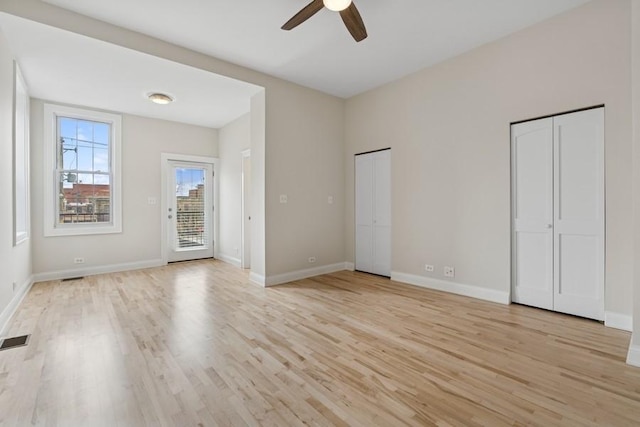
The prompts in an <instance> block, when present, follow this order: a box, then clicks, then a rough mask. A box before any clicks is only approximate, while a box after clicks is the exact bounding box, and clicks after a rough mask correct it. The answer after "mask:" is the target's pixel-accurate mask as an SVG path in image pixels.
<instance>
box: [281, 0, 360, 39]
mask: <svg viewBox="0 0 640 427" xmlns="http://www.w3.org/2000/svg"><path fill="white" fill-rule="evenodd" d="M323 7H326V8H327V9H329V10H332V11H334V12H340V16H341V17H342V21H344V25H345V26H346V27H347V30H349V32H350V33H351V35H352V36H353V38H354V39H355V41H357V42H359V41H362V40H364V39H366V38H367V29H366V28H365V26H364V22H362V17H361V16H360V12H358V8H357V7H356V5H355V4H353V2H352V1H351V0H313V1H312V2H311V3H309V4H308V5H306V6H305V7H303V8H302V10H300V12H298V13H296V14H295V15H294V16H293V18H291V19H289V20H288V21H287V22H286V23H285V24H284V25H283V26H282V29H283V30H287V31H288V30H291V29H293V28H295V27H297V26H298V25H300V24H302V23H303V22H304V21H306V20H307V19H309V18H311V17H312V16H313V15H315V14H316V13H318V12H319V11H320V10H321V9H322V8H323Z"/></svg>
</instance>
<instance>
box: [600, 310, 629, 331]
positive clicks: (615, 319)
mask: <svg viewBox="0 0 640 427" xmlns="http://www.w3.org/2000/svg"><path fill="white" fill-rule="evenodd" d="M604 326H606V327H608V328H615V329H622V330H623V331H629V332H631V331H633V317H631V316H629V315H627V314H620V313H614V312H613V311H606V312H605V313H604Z"/></svg>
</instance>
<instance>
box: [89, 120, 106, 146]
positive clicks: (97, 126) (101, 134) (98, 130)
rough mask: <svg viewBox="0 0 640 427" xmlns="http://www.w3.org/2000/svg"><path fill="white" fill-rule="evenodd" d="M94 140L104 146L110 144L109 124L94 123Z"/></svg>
mask: <svg viewBox="0 0 640 427" xmlns="http://www.w3.org/2000/svg"><path fill="white" fill-rule="evenodd" d="M93 141H94V142H96V143H98V144H101V145H104V146H106V145H108V144H109V125H108V124H106V123H99V122H94V123H93Z"/></svg>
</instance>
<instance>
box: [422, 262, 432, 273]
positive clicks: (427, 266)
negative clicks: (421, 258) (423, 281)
mask: <svg viewBox="0 0 640 427" xmlns="http://www.w3.org/2000/svg"><path fill="white" fill-rule="evenodd" d="M424 270H425V271H428V272H430V273H431V272H433V265H431V264H425V265H424Z"/></svg>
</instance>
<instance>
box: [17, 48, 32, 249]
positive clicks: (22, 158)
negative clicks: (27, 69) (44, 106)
mask: <svg viewBox="0 0 640 427" xmlns="http://www.w3.org/2000/svg"><path fill="white" fill-rule="evenodd" d="M13 79H14V80H13V245H14V246H18V245H19V244H21V243H23V242H25V241H27V240H29V237H30V235H31V215H30V211H31V204H30V198H31V186H30V181H29V151H30V148H29V147H30V143H29V142H30V138H29V118H30V114H29V107H30V102H31V100H30V98H29V91H28V88H27V85H26V83H25V81H24V77H23V76H22V72H21V71H20V67H19V66H18V63H17V62H16V61H14V62H13ZM20 107H22V108H20ZM19 128H22V129H21V130H22V132H20V130H19ZM20 136H21V137H20ZM20 188H22V189H23V192H22V194H20V193H21V192H20V191H19V190H20ZM19 205H22V209H19V208H18V207H19ZM21 211H22V212H21ZM21 213H22V218H20V216H21V215H20V214H21Z"/></svg>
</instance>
